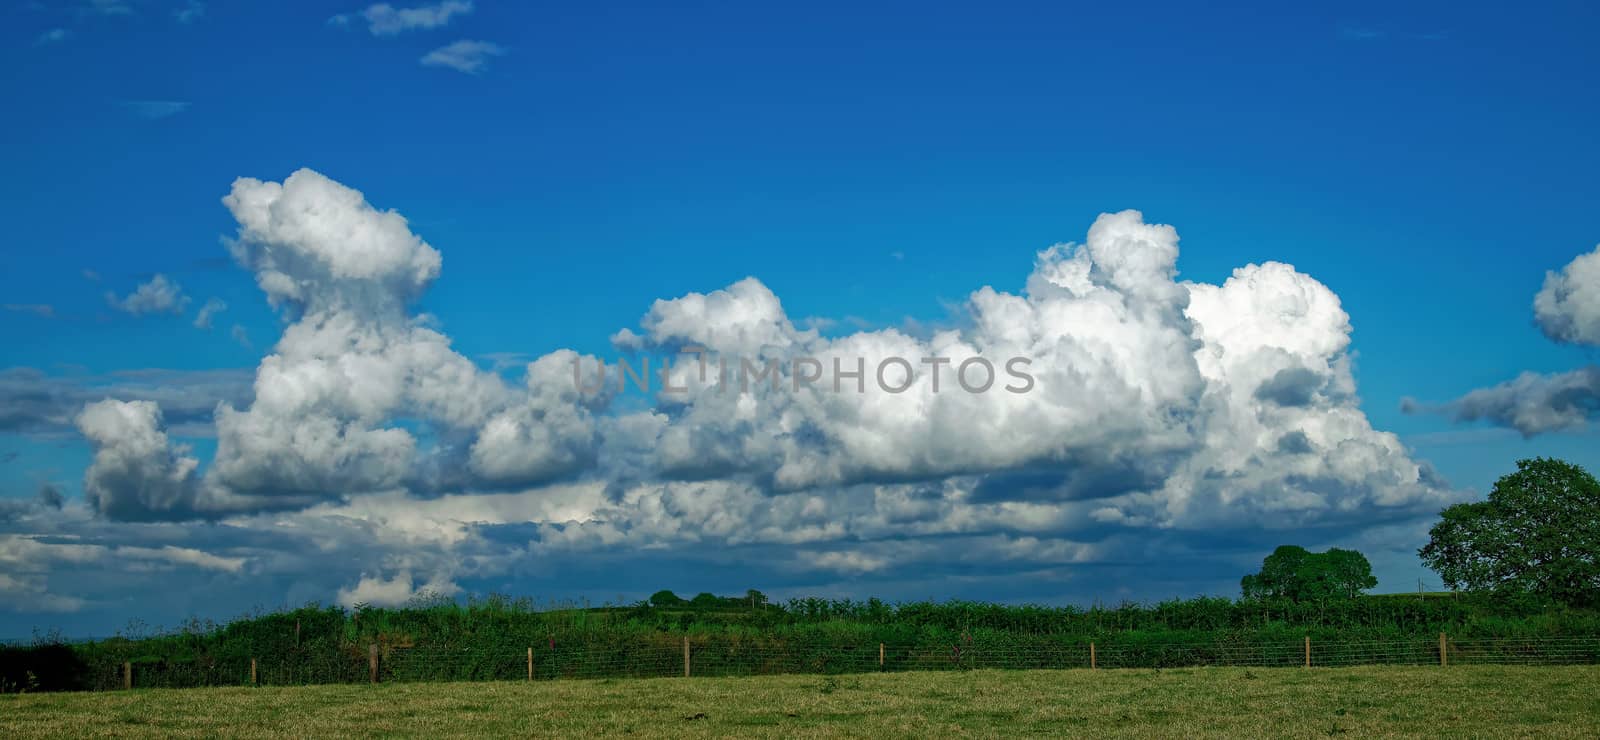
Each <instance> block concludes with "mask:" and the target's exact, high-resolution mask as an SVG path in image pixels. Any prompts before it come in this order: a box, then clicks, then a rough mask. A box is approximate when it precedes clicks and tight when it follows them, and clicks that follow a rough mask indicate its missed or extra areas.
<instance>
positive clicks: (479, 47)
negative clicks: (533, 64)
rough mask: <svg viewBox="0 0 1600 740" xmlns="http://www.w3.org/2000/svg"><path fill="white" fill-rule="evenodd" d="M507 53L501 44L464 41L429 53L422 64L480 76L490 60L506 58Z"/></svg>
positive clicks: (423, 58)
mask: <svg viewBox="0 0 1600 740" xmlns="http://www.w3.org/2000/svg"><path fill="white" fill-rule="evenodd" d="M505 53H506V50H505V48H504V47H502V46H500V45H499V44H495V43H492V42H488V41H466V40H463V41H457V42H455V43H453V44H449V45H446V46H442V47H439V48H437V49H434V50H433V51H430V52H428V53H427V54H426V55H424V56H423V57H422V60H421V62H422V66H424V67H446V68H449V69H453V70H456V71H457V72H465V73H467V74H478V73H480V72H482V71H483V70H485V69H487V68H488V66H489V60H490V59H492V58H494V57H498V56H504V55H505Z"/></svg>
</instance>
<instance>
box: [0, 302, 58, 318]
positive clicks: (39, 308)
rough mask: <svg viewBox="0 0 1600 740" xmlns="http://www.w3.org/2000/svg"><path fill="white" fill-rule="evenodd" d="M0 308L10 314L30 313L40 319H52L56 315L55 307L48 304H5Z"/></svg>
mask: <svg viewBox="0 0 1600 740" xmlns="http://www.w3.org/2000/svg"><path fill="white" fill-rule="evenodd" d="M0 308H3V309H5V310H7V311H10V312H12V313H31V314H33V315H34V316H38V317H39V318H41V319H53V318H55V315H56V309H55V307H54V306H52V305H50V304H48V303H7V304H4V305H0Z"/></svg>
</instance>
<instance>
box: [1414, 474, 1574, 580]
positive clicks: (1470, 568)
mask: <svg viewBox="0 0 1600 740" xmlns="http://www.w3.org/2000/svg"><path fill="white" fill-rule="evenodd" d="M1428 535H1429V540H1428V544H1427V545H1426V546H1424V547H1423V548H1422V549H1421V550H1420V551H1419V552H1418V553H1417V554H1418V555H1420V556H1421V557H1422V562H1423V563H1424V564H1425V565H1427V566H1428V567H1429V568H1432V569H1433V570H1434V571H1436V572H1438V574H1439V576H1440V577H1441V578H1443V579H1444V582H1445V584H1446V585H1448V586H1450V587H1451V588H1466V589H1469V590H1475V591H1479V590H1481V591H1502V592H1511V593H1522V594H1532V595H1536V596H1542V597H1546V598H1550V599H1554V600H1556V601H1560V602H1562V603H1566V604H1571V605H1592V604H1600V481H1596V480H1595V477H1594V476H1593V475H1590V474H1589V471H1587V470H1584V469H1583V468H1581V467H1579V466H1577V465H1573V464H1571V463H1568V462H1564V461H1561V460H1555V459H1551V458H1542V457H1541V458H1535V459H1532V460H1518V461H1517V472H1515V473H1511V474H1509V475H1506V476H1504V477H1502V478H1500V480H1497V481H1495V484H1494V488H1493V489H1492V490H1490V492H1489V497H1488V499H1487V500H1485V501H1478V502H1474V503H1465V504H1456V505H1454V506H1451V507H1449V508H1447V509H1445V510H1444V511H1443V512H1441V513H1440V521H1439V523H1438V524H1435V525H1433V529H1431V530H1429V531H1428Z"/></svg>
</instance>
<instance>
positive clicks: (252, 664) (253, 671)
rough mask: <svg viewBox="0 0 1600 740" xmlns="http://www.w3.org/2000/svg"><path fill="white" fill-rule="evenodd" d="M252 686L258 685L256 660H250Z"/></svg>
mask: <svg viewBox="0 0 1600 740" xmlns="http://www.w3.org/2000/svg"><path fill="white" fill-rule="evenodd" d="M250 685H251V686H254V685H256V659H255V658H251V659H250Z"/></svg>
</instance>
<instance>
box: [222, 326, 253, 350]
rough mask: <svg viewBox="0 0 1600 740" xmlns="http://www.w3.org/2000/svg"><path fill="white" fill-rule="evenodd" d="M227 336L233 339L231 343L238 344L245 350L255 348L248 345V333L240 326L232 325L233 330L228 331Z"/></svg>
mask: <svg viewBox="0 0 1600 740" xmlns="http://www.w3.org/2000/svg"><path fill="white" fill-rule="evenodd" d="M228 335H229V336H231V337H233V341H235V342H238V343H239V344H240V345H241V346H243V347H244V348H245V349H253V348H254V347H255V345H253V344H251V343H250V332H248V331H245V328H244V326H242V325H240V324H234V325H233V328H232V329H231V330H229V331H228Z"/></svg>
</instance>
